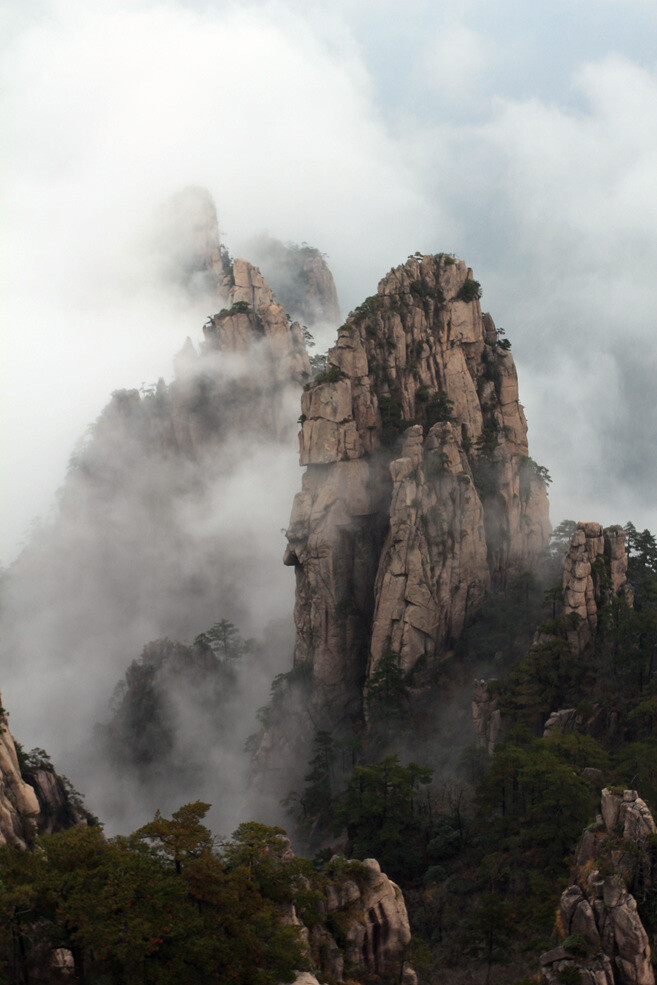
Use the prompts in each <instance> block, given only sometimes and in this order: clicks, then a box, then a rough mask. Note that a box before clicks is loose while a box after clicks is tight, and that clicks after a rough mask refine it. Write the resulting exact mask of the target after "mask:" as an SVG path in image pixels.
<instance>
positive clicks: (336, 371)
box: [285, 255, 550, 723]
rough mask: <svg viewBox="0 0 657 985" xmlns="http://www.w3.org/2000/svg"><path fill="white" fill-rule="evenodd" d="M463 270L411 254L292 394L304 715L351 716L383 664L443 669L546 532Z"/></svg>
mask: <svg viewBox="0 0 657 985" xmlns="http://www.w3.org/2000/svg"><path fill="white" fill-rule="evenodd" d="M477 288H478V285H476V282H474V281H473V280H472V271H471V270H469V269H468V267H467V266H466V265H465V263H463V262H462V261H454V260H452V258H451V257H446V256H444V255H438V256H426V257H422V258H421V259H419V258H418V259H416V258H413V259H411V260H409V261H408V262H407V263H406V264H404V265H403V266H401V267H398V268H397V269H395V270H392V271H390V273H389V274H388V275H387V276H386V277H384V278H383V280H382V281H381V282H380V284H379V287H378V293H377V294H376V295H374V296H373V297H371V298H368V299H367V300H366V301H365V302H364V303H363V304H362V305H361V306H360V307H359V308H357V309H356V311H355V312H353V313H352V314H351V316H350V317H349V319H348V320H347V322H346V324H345V325H343V326H342V327H341V328H340V329H339V331H338V340H337V343H336V345H335V347H334V348H333V349H331V350H330V352H329V356H328V366H327V373H326V374H324V376H323V377H319V378H318V379H317V380H315V381H314V382H313V383H311V384H309V385H308V386H307V387H306V391H305V392H304V394H303V397H302V406H301V409H302V417H301V420H302V429H301V433H300V436H299V444H300V459H301V464H302V465H305V466H307V469H306V472H305V475H304V477H303V484H302V490H301V492H300V493H299V494H298V495H297V496H296V498H295V502H294V506H293V509H292V516H291V520H290V527H289V529H288V532H287V536H288V549H287V552H286V555H285V563H286V564H290V565H294V566H295V567H296V576H297V594H296V608H295V620H296V626H297V640H296V649H295V662H296V663H301V662H303V661H309V662H311V663H312V666H313V681H314V704H315V706H316V707H320V708H321V707H323V708H330V709H332V711H331V718H332V720H333V722H334V723H335V721H336V716H338V717H339V716H340V715H343V716H345V717H346V718H348V717H349V716H350V715H352V716H353V715H354V714H358V712H359V711H360V707H361V704H362V689H363V685H364V683H365V681H366V680H367V678H368V677H369V676H370V675H371V674H372V673H373V672H374V670H375V669H376V666H377V664H378V662H379V660H380V659H381V658H382V656H384V655H385V654H386V653H388V652H394V653H396V654H398V656H399V659H400V664H401V666H402V667H403V668H404V669H405V670H410V669H412V668H414V667H418V665H419V666H422V665H423V664H427V665H430V664H431V663H432V662H435V661H436V660H439V659H440V656H441V653H442V652H443V650H444V649H445V647H446V645H447V644H448V642H449V641H450V640H452V639H454V638H455V637H458V635H459V634H460V633H461V631H462V629H463V626H464V625H465V623H466V621H467V619H468V618H469V617H470V616H471V615H472V614H473V613H474V612H475V611H476V609H477V608H478V606H479V605H480V603H481V601H482V599H483V597H484V593H485V591H486V589H487V588H488V587H489V586H491V585H493V586H503V585H504V584H505V583H506V582H507V580H508V579H509V578H510V577H512V576H513V575H515V574H517V573H519V572H520V571H523V570H526V569H528V568H530V567H531V566H532V564H533V563H534V561H535V560H536V558H537V556H538V555H539V553H540V552H541V551H542V550H543V549H544V547H545V546H546V545H547V541H548V538H549V533H550V524H549V519H548V504H547V496H546V487H545V482H544V480H543V478H542V476H541V474H540V470H539V469H538V468H537V466H536V465H535V464H534V463H533V462H532V461H531V459H529V458H528V446H527V425H526V421H525V417H524V413H523V410H522V406H521V405H520V403H519V402H518V385H517V376H516V370H515V366H514V362H513V358H512V357H511V355H510V353H509V352H508V346H507V344H506V343H505V342H504V340H503V339H501V338H500V337H499V336H498V332H497V331H496V329H495V325H494V323H493V320H492V318H491V317H490V316H489V315H485V314H482V312H481V308H480V305H479V301H478V290H477Z"/></svg>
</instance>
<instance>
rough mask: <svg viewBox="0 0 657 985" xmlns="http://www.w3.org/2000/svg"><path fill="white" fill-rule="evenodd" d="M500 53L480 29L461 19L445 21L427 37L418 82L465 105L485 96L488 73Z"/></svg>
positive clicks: (439, 96) (419, 85) (439, 95)
mask: <svg viewBox="0 0 657 985" xmlns="http://www.w3.org/2000/svg"><path fill="white" fill-rule="evenodd" d="M497 57H498V56H497V52H496V48H495V45H494V44H492V43H491V42H490V40H489V39H487V38H485V37H484V36H483V35H482V34H480V33H479V32H477V31H474V30H472V29H471V28H469V27H466V26H465V24H460V23H456V24H448V25H446V26H442V25H441V26H440V27H439V28H438V29H437V30H436V31H435V33H434V36H433V37H432V38H431V39H430V40H429V41H425V45H424V49H423V52H422V57H421V59H420V61H419V63H418V65H417V66H416V69H415V73H416V75H415V83H416V85H417V86H418V87H421V88H430V89H433V90H434V94H435V96H437V97H438V98H442V99H445V98H448V99H449V100H450V102H451V103H452V104H454V103H456V105H457V106H460V107H463V105H464V104H466V103H467V102H469V101H471V100H472V99H476V98H479V99H481V97H482V89H483V88H484V85H485V82H486V75H487V73H488V72H490V71H491V69H492V68H493V66H494V65H495V62H496V60H497Z"/></svg>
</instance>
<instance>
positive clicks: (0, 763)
mask: <svg viewBox="0 0 657 985" xmlns="http://www.w3.org/2000/svg"><path fill="white" fill-rule="evenodd" d="M38 813H39V802H38V800H37V797H36V794H35V792H34V790H33V789H32V787H30V786H29V785H28V784H27V783H25V781H24V780H23V777H22V776H21V771H20V767H19V765H18V756H17V755H16V746H15V745H14V740H13V737H12V734H11V732H10V731H9V720H8V718H7V713H6V712H5V710H4V708H3V707H2V701H1V700H0V845H7V844H9V845H14V846H16V847H18V848H26V847H27V844H28V842H29V841H30V838H31V835H32V834H33V832H34V824H33V820H34V819H35V818H36V816H37V814H38Z"/></svg>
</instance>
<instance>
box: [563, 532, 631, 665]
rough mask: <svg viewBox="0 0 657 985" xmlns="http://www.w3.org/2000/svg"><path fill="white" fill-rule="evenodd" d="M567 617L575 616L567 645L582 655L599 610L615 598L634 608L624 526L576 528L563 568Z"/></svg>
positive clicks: (593, 632) (595, 628)
mask: <svg viewBox="0 0 657 985" xmlns="http://www.w3.org/2000/svg"><path fill="white" fill-rule="evenodd" d="M563 596H564V616H566V617H568V616H569V615H570V614H571V613H574V614H575V617H579V619H577V618H575V619H574V622H576V623H577V625H573V627H572V628H571V630H570V632H569V634H568V641H569V643H570V646H571V648H572V649H573V651H574V652H577V653H581V652H582V651H583V650H584V648H585V647H586V646H587V645H588V643H589V642H590V641H591V639H593V637H594V636H595V634H596V630H597V626H598V609H599V607H600V606H601V605H604V604H606V603H607V602H609V600H610V599H611V598H612V597H617V598H625V599H626V601H627V602H628V603H629V604H630V605H631V604H632V592H631V589H630V587H629V585H628V584H627V553H626V550H625V531H624V530H623V528H622V527H621V526H618V525H616V526H613V527H604V528H603V527H602V526H601V525H600V524H599V523H591V522H582V523H578V524H577V530H576V531H575V533H574V534H573V537H572V540H571V543H570V548H569V550H568V553H567V555H566V558H565V560H564V568H563Z"/></svg>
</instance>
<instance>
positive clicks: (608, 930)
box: [540, 789, 657, 985]
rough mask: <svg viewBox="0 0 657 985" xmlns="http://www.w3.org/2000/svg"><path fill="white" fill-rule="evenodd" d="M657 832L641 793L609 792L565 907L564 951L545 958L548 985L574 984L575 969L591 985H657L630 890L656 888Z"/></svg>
mask: <svg viewBox="0 0 657 985" xmlns="http://www.w3.org/2000/svg"><path fill="white" fill-rule="evenodd" d="M656 833H657V827H656V826H655V822H654V820H653V817H652V815H651V813H650V810H649V809H648V807H647V805H646V804H645V802H644V801H643V800H642V799H641V798H640V797H639V796H638V795H637V792H636V791H635V790H625V791H624V793H623V794H622V795H621V794H617V793H614V792H613V791H611V790H608V789H605V790H603V791H602V802H601V813H600V815H599V816H598V820H597V825H596V826H595V829H593V830H591V829H587V830H586V831H585V832H584V833H583V835H582V839H581V841H580V844H579V846H578V849H577V854H576V869H575V872H574V880H573V883H572V884H571V885H570V886H569V887H568V888H567V889H566V890H565V891H564V893H563V894H562V897H561V901H560V904H559V922H560V929H561V931H562V933H563V936H564V938H565V940H564V945H563V946H561V947H558V948H555V949H553V950H552V951H548V952H547V953H546V954H543V955H542V956H541V959H540V965H541V985H557V983H558V982H563V981H571V980H574V977H572V976H574V975H575V969H577V971H578V972H579V978H578V979H577V980H579V981H581V982H582V983H587V985H588V983H590V985H654V981H655V977H654V972H653V969H652V964H651V950H650V944H649V940H648V935H647V933H646V931H645V928H644V926H643V924H642V922H641V919H640V917H639V914H638V912H637V904H636V899H635V897H634V896H633V895H632V893H631V892H630V890H631V889H634V887H635V886H639V885H640V884H641V883H643V885H645V884H646V882H647V883H648V884H649V885H651V886H652V885H654V878H655V877H654V874H653V873H652V853H651V850H650V846H649V839H650V838H651V837H652V836H654V835H655V834H656ZM582 952H584V953H582ZM567 969H573V971H572V972H570V973H569V972H568V971H567ZM569 974H570V975H571V977H568V975H569Z"/></svg>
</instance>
